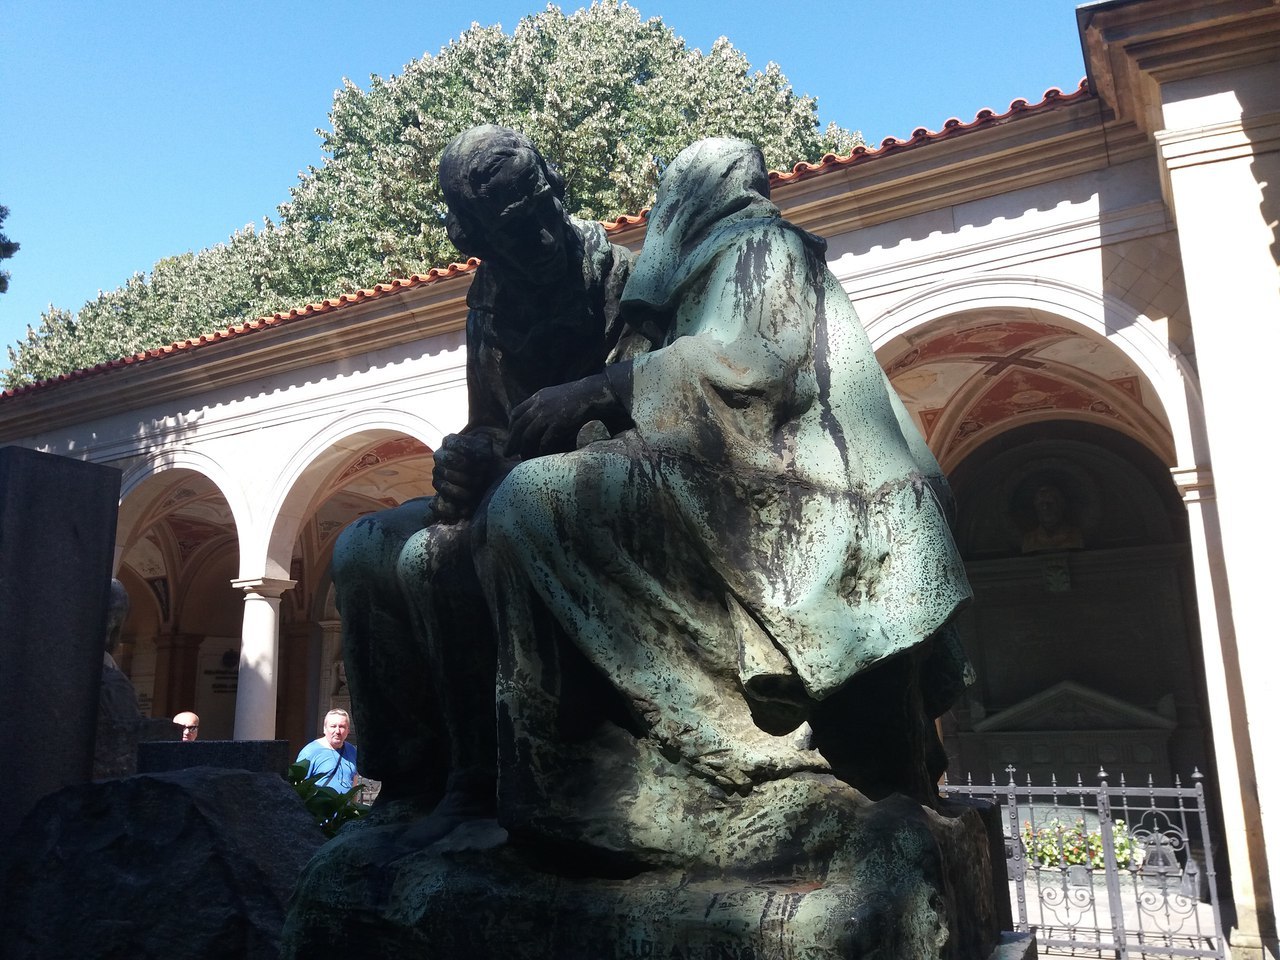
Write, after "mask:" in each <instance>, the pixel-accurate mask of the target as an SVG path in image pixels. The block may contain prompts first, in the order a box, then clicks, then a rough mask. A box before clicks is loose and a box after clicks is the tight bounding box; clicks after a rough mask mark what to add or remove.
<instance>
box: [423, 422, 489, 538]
mask: <svg viewBox="0 0 1280 960" xmlns="http://www.w3.org/2000/svg"><path fill="white" fill-rule="evenodd" d="M507 468H508V464H507V461H506V458H505V457H504V456H503V455H502V453H501V451H499V450H498V449H496V448H495V444H494V438H493V436H492V435H490V434H489V433H485V432H476V433H451V434H449V435H448V436H447V437H445V438H444V440H442V441H441V443H440V449H438V450H437V451H436V453H435V467H434V468H433V469H432V471H431V482H432V484H434V486H435V488H436V502H435V518H436V521H437V522H439V523H456V522H458V521H459V520H467V519H469V518H470V517H471V515H472V514H474V513H475V511H476V507H478V506H479V505H480V501H481V500H482V499H484V495H485V493H486V492H488V490H489V487H491V486H492V485H493V483H494V481H495V480H497V479H498V477H499V475H500V474H501V473H502V472H503V471H504V470H505V469H507Z"/></svg>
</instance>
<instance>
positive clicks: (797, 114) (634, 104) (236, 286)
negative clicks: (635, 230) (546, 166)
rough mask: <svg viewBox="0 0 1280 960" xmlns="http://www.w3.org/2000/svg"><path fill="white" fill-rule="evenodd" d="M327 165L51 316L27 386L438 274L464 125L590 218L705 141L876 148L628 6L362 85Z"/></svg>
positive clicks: (34, 342) (474, 45)
mask: <svg viewBox="0 0 1280 960" xmlns="http://www.w3.org/2000/svg"><path fill="white" fill-rule="evenodd" d="M329 121H330V124H331V129H330V130H327V131H319V133H320V136H321V137H322V138H323V150H324V155H325V156H324V159H323V160H322V162H321V164H320V166H319V167H311V168H309V169H308V171H307V172H306V173H305V174H303V175H302V177H301V178H300V181H299V183H298V184H297V185H296V186H294V187H293V189H292V191H291V199H290V201H289V202H288V203H286V204H283V205H282V206H281V207H280V208H279V220H278V222H271V221H266V222H265V223H264V226H262V227H261V228H256V229H255V228H254V227H253V226H249V227H246V228H245V229H244V230H242V231H240V232H238V233H236V234H234V235H233V236H232V237H231V238H230V240H229V241H228V242H227V243H225V244H221V245H218V246H216V247H213V248H210V249H208V250H202V251H200V252H198V253H186V254H183V255H181V256H178V257H172V258H169V259H167V260H162V261H160V262H159V263H157V264H156V265H155V266H154V268H153V269H152V272H151V274H150V275H149V276H143V275H141V274H137V275H135V276H134V277H133V278H131V279H130V280H129V281H128V282H126V283H125V285H124V286H123V287H120V288H119V289H117V290H114V291H112V292H110V293H102V294H99V296H98V298H97V299H96V300H93V301H91V302H89V303H87V304H86V305H85V306H84V307H83V308H81V310H80V311H79V313H78V314H77V315H76V316H74V317H73V316H71V315H70V314H69V313H68V312H67V311H65V310H57V309H55V308H53V307H52V306H51V307H50V310H49V312H48V313H46V314H44V315H42V317H41V324H40V327H39V328H38V329H35V330H32V329H30V328H28V332H27V337H26V339H25V341H23V342H22V343H21V344H19V345H18V349H17V350H16V351H15V350H14V349H13V348H10V351H9V359H10V364H11V369H10V370H9V371H8V373H7V375H6V385H7V386H10V387H14V386H18V385H20V384H23V383H28V382H31V381H33V380H36V379H41V378H44V377H49V376H54V375H56V374H58V373H61V372H65V371H67V370H71V369H77V368H79V367H85V366H90V365H92V364H94V363H98V362H101V361H105V360H111V359H114V358H117V357H121V356H127V355H129V354H132V353H135V352H137V351H139V350H143V349H147V348H149V347H154V346H159V345H163V344H167V343H170V342H173V341H175V340H179V339H185V338H188V337H195V336H198V335H199V334H201V333H208V332H211V331H213V330H216V329H221V328H225V327H226V326H229V325H231V324H233V323H236V322H240V321H242V320H244V319H250V318H253V317H257V316H263V315H267V314H270V313H273V312H275V311H278V310H283V309H287V308H289V307H292V306H299V305H301V304H304V303H308V302H312V301H315V300H319V299H323V298H324V297H329V296H335V295H337V294H340V293H343V292H350V291H352V290H356V289H360V288H362V287H369V286H372V285H373V284H375V283H379V282H382V281H385V280H389V279H391V278H393V277H404V276H408V275H410V274H412V273H424V272H426V271H427V270H428V269H430V268H431V267H433V266H441V265H444V264H446V263H449V262H450V261H452V260H454V259H456V258H457V256H458V254H457V252H456V251H455V250H454V248H453V246H452V245H451V244H450V243H449V241H448V238H447V237H446V235H445V231H444V224H443V219H444V213H445V208H444V203H443V201H442V200H441V197H440V191H439V186H438V184H437V183H436V162H437V159H438V157H439V155H440V152H441V150H442V149H443V148H444V145H445V144H446V143H447V142H448V141H449V140H450V138H452V137H453V136H454V135H455V134H457V133H458V132H459V131H461V130H464V129H466V128H467V127H470V126H474V125H475V124H478V123H499V124H504V125H506V126H510V127H514V128H516V129H518V130H521V131H523V132H524V133H525V134H527V135H528V136H529V137H530V138H531V139H532V140H533V141H534V143H536V144H538V145H539V147H540V148H541V149H542V150H543V151H544V153H545V154H546V155H547V157H548V158H550V159H551V160H552V161H553V162H555V163H556V164H557V166H558V167H559V168H560V170H561V172H562V173H563V174H564V175H565V179H566V182H567V203H566V207H567V209H569V211H570V212H572V213H574V214H576V215H578V216H581V217H583V218H588V219H592V218H594V219H608V218H611V217H615V216H618V215H621V214H625V213H636V212H639V211H640V210H641V209H642V208H644V207H645V206H647V205H648V203H649V202H650V200H651V198H652V197H653V194H654V192H655V190H656V187H657V183H658V178H659V176H660V175H661V173H662V170H663V168H664V167H665V165H666V164H667V163H668V162H669V161H670V160H671V159H672V158H674V157H675V155H676V154H677V153H678V152H679V151H680V150H681V149H683V148H684V147H685V146H687V145H688V144H689V143H690V142H692V141H693V140H696V139H698V138H700V137H705V136H717V135H732V136H738V137H742V138H744V139H747V140H752V141H754V142H755V143H757V144H759V145H760V147H761V149H762V150H763V151H764V155H765V159H766V161H767V162H768V164H769V165H770V167H771V168H774V169H789V168H790V167H791V166H793V165H794V164H795V163H797V162H800V161H805V160H807V161H813V160H818V159H820V158H821V157H822V156H823V155H824V154H825V153H845V152H848V151H849V150H850V149H852V147H854V146H855V145H857V144H858V143H860V142H861V137H860V136H859V135H857V134H854V133H850V132H848V131H846V130H843V129H841V128H839V127H836V126H835V125H834V124H833V125H831V126H829V127H828V128H827V130H826V131H825V133H824V132H820V131H819V128H818V119H817V104H816V101H815V100H814V99H813V98H812V97H803V96H799V95H798V94H796V93H795V92H794V91H793V90H792V88H791V85H790V84H789V83H788V82H787V79H786V77H784V76H783V75H782V72H781V71H780V70H779V69H778V67H777V65H775V64H772V63H770V64H769V65H768V66H766V67H765V69H764V70H763V71H756V72H752V71H751V70H750V68H749V65H748V63H747V61H746V58H745V57H743V55H742V54H741V53H739V52H738V51H737V50H735V49H734V48H733V46H732V44H730V43H729V41H728V40H725V39H721V40H718V41H716V43H715V45H714V46H713V47H712V48H711V50H710V51H709V52H708V53H705V54H704V53H701V52H699V51H697V50H690V49H688V48H687V47H686V46H685V44H684V41H683V40H681V39H680V38H679V37H677V36H676V35H675V33H674V32H673V31H672V30H671V29H670V28H669V27H667V26H665V25H664V24H663V23H662V22H661V20H658V19H652V20H644V19H642V18H641V16H640V14H639V13H638V12H637V11H636V10H635V9H634V8H632V7H630V6H628V5H627V4H626V3H620V2H596V3H593V4H592V5H591V6H590V7H589V8H587V9H583V10H579V11H577V12H576V13H572V14H569V15H565V14H563V13H561V12H560V10H559V9H557V8H555V7H553V6H548V7H547V9H546V10H544V11H543V12H541V13H538V14H534V15H531V16H527V17H525V18H523V19H522V20H521V21H520V23H519V24H518V25H517V26H516V28H515V30H514V31H513V32H512V33H511V34H510V35H508V34H505V33H503V32H502V30H501V28H500V27H498V26H490V27H482V26H479V25H473V26H472V27H471V29H470V30H468V31H466V32H465V33H463V34H462V35H461V36H460V37H459V38H458V39H457V40H455V41H452V42H451V43H449V44H448V45H447V46H446V47H444V48H443V49H442V50H441V51H440V52H439V53H438V54H437V55H436V56H434V57H430V56H428V57H423V58H422V59H420V60H415V61H413V62H412V63H410V64H408V65H407V66H406V67H405V68H404V71H403V72H402V73H401V74H400V75H399V76H392V77H389V78H386V79H383V78H381V77H378V76H374V77H371V78H370V83H369V88H368V90H362V89H360V88H359V87H358V86H356V85H355V84H353V83H352V82H350V81H349V80H348V81H344V83H343V86H342V88H341V89H340V90H338V91H337V92H336V93H335V95H334V101H333V109H332V111H331V112H330V114H329Z"/></svg>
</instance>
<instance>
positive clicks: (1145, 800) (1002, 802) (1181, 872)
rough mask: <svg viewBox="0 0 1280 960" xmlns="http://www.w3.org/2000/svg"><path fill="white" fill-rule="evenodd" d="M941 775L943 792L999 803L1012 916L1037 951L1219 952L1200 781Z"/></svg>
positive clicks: (1121, 954) (1222, 952)
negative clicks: (1037, 780) (1045, 780)
mask: <svg viewBox="0 0 1280 960" xmlns="http://www.w3.org/2000/svg"><path fill="white" fill-rule="evenodd" d="M1005 773H1006V774H1008V777H1009V782H1008V784H1006V785H1004V786H1001V785H998V784H997V783H996V778H995V777H994V776H993V777H992V778H991V782H990V784H989V785H986V786H983V785H977V784H974V782H973V778H972V777H969V778H968V780H967V782H966V783H964V784H954V783H950V782H947V781H945V780H944V781H943V785H942V792H943V794H944V795H945V794H955V795H960V796H968V797H974V798H977V799H981V800H988V801H991V802H993V803H995V804H997V805H999V806H1000V807H1001V808H1002V811H1003V817H1002V820H1003V823H1004V839H1005V852H1006V858H1007V862H1006V866H1007V869H1008V874H1009V886H1010V899H1011V901H1012V907H1013V919H1014V925H1015V927H1016V928H1017V929H1018V930H1019V931H1024V932H1025V931H1033V932H1034V933H1035V934H1036V941H1037V944H1038V946H1039V947H1040V949H1041V951H1042V952H1049V953H1066V954H1069V955H1071V956H1089V957H1104V956H1105V957H1116V958H1119V960H1127V958H1130V957H1133V958H1137V957H1166V958H1172V957H1217V958H1219V960H1225V958H1226V956H1227V954H1226V946H1225V937H1224V935H1223V930H1222V913H1221V909H1220V907H1219V903H1218V890H1217V883H1216V880H1217V876H1216V874H1215V871H1214V865H1213V848H1212V843H1211V840H1210V836H1209V818H1208V813H1207V811H1206V809H1205V799H1204V788H1203V785H1202V783H1201V781H1202V780H1203V779H1204V778H1203V775H1202V774H1201V773H1200V771H1199V770H1197V771H1195V773H1194V774H1192V781H1193V783H1192V785H1191V786H1183V784H1182V781H1181V778H1177V779H1176V780H1175V784H1174V786H1172V787H1157V786H1155V785H1154V784H1153V783H1152V782H1151V780H1150V778H1148V781H1147V785H1146V786H1145V787H1129V786H1128V785H1127V784H1126V783H1125V780H1124V776H1123V775H1121V777H1120V783H1119V785H1118V786H1115V785H1111V784H1109V783H1108V774H1107V772H1106V771H1105V770H1102V769H1099V770H1098V781H1099V782H1098V785H1097V786H1096V787H1087V786H1085V784H1084V781H1083V779H1082V778H1081V777H1079V776H1077V777H1076V783H1075V785H1074V786H1062V785H1060V784H1059V783H1058V782H1057V778H1056V777H1053V778H1052V780H1051V782H1050V784H1049V785H1048V786H1033V785H1032V784H1031V779H1030V777H1027V779H1026V782H1025V783H1023V784H1019V783H1018V782H1017V779H1016V773H1017V770H1016V769H1015V768H1014V767H1012V766H1009V767H1006V768H1005Z"/></svg>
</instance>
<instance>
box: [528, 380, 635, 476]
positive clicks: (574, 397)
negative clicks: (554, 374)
mask: <svg viewBox="0 0 1280 960" xmlns="http://www.w3.org/2000/svg"><path fill="white" fill-rule="evenodd" d="M592 420H599V421H601V422H602V423H604V424H605V425H607V426H608V427H609V428H610V429H612V430H615V431H616V430H618V429H621V428H622V427H624V426H627V425H629V424H630V422H631V415H630V414H629V413H628V412H627V410H626V407H624V406H623V405H622V402H621V401H620V400H619V399H618V397H617V395H616V394H615V393H614V391H613V389H612V388H611V387H610V385H609V381H608V380H607V379H606V378H605V375H604V374H602V373H598V374H596V375H594V376H590V377H585V378H583V379H582V380H577V381H574V382H573V383H562V384H559V385H557V386H554V387H543V388H542V389H541V390H539V391H538V392H537V393H535V394H534V395H533V396H532V397H530V398H529V399H528V400H526V401H524V403H522V404H520V405H519V406H517V407H516V408H515V409H514V410H512V411H511V433H510V436H509V437H508V439H507V453H508V454H518V455H520V456H521V457H522V458H524V459H526V460H527V459H529V458H531V457H538V456H542V455H544V454H548V453H564V452H566V451H568V450H572V449H574V446H575V441H576V439H577V436H578V431H579V430H580V429H582V427H583V426H584V425H585V424H587V423H590V422H591V421H592Z"/></svg>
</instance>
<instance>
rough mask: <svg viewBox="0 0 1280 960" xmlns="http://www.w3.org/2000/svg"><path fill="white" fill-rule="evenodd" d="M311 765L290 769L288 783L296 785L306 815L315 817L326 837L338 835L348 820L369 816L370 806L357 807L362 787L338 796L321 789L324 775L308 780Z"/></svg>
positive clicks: (286, 777) (305, 764) (361, 804)
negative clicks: (305, 809) (357, 797)
mask: <svg viewBox="0 0 1280 960" xmlns="http://www.w3.org/2000/svg"><path fill="white" fill-rule="evenodd" d="M310 770H311V765H310V764H308V763H307V762H306V761H301V762H299V763H293V764H290V765H289V769H288V771H287V772H286V773H285V779H286V780H288V781H289V783H290V784H292V785H293V789H294V790H296V791H297V793H298V796H300V797H301V798H302V802H303V803H304V804H305V805H306V807H307V811H308V812H309V813H310V814H311V816H313V817H315V820H316V823H317V824H319V825H320V829H321V830H323V831H324V835H325V836H326V837H333V836H335V835H337V833H338V830H339V829H340V828H341V827H342V825H343V824H345V823H346V822H347V821H349V820H358V819H359V818H360V817H363V816H364V815H365V814H366V813H368V812H369V807H368V805H367V804H363V803H358V802H357V801H356V795H357V794H359V792H360V787H359V786H354V787H352V788H351V789H350V790H348V791H347V792H346V793H339V792H338V791H337V790H335V789H333V787H322V786H319V785H318V783H317V781H318V780H319V779H320V778H321V777H322V776H323V774H319V773H318V774H316V775H315V776H314V777H308V776H307V773H308V772H309V771H310Z"/></svg>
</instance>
